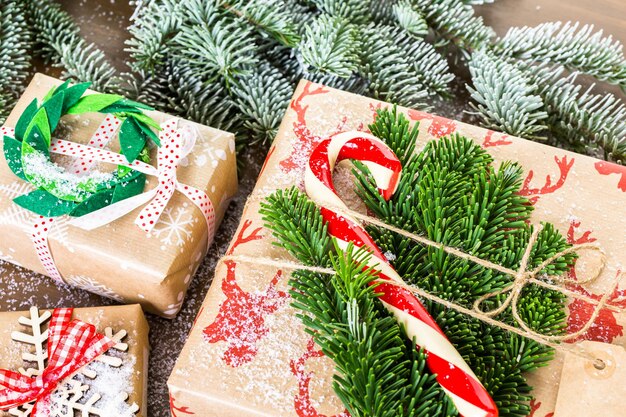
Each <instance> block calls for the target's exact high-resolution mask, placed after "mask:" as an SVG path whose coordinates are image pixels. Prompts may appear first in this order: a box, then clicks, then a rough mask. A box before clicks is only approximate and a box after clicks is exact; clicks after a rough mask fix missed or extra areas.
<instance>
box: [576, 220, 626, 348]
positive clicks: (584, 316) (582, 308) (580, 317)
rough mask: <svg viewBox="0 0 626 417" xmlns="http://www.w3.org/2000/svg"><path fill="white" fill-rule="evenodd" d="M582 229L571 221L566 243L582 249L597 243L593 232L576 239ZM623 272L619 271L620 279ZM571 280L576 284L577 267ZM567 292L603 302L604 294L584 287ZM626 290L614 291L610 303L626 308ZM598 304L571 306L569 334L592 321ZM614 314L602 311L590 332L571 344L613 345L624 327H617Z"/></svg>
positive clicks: (585, 303)
mask: <svg viewBox="0 0 626 417" xmlns="http://www.w3.org/2000/svg"><path fill="white" fill-rule="evenodd" d="M579 227H580V222H577V221H572V222H571V223H570V227H569V230H568V231H567V241H568V243H571V244H573V245H581V244H584V243H592V242H595V241H596V238H594V237H591V233H592V231H591V230H588V231H585V232H583V234H582V235H580V237H576V236H575V234H576V231H577V229H578V228H579ZM620 273H621V272H620V271H618V275H619V274H620ZM568 275H569V278H570V279H572V280H577V277H576V268H575V266H574V267H572V269H571V270H570V272H569V274H568ZM568 289H570V290H572V291H575V292H577V293H579V294H581V295H584V296H586V297H589V298H591V299H593V300H596V301H599V300H600V299H601V298H602V295H601V294H593V293H590V292H589V291H587V290H586V289H585V288H584V287H583V286H582V285H577V284H570V285H568ZM625 295H626V290H619V289H615V291H613V293H612V294H611V295H610V296H609V299H608V303H610V304H612V305H615V306H619V307H622V308H624V307H626V298H624V296H625ZM595 308H596V305H595V304H592V303H589V302H587V301H585V300H580V299H575V300H574V301H572V302H571V303H570V305H569V316H568V318H567V332H568V333H574V332H576V331H578V330H580V329H581V328H582V327H583V326H584V325H585V324H586V323H587V322H588V321H589V319H590V318H591V315H592V314H593V312H594V310H595ZM615 314H616V313H615V312H614V311H612V310H609V309H606V308H603V309H602V310H600V314H599V315H598V317H597V318H596V320H595V321H594V322H593V324H592V325H591V327H590V328H589V330H588V331H587V332H586V333H585V334H583V335H580V336H579V337H577V338H575V339H569V340H568V342H571V343H574V342H578V341H581V340H593V341H596V342H604V343H611V342H612V341H613V340H614V339H615V338H616V337H619V336H622V335H623V327H622V326H621V325H619V324H618V323H617V319H616V317H615Z"/></svg>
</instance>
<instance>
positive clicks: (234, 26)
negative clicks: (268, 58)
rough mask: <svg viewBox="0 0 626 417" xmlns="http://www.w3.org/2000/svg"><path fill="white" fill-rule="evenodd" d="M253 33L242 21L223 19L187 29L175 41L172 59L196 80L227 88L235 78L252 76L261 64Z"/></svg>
mask: <svg viewBox="0 0 626 417" xmlns="http://www.w3.org/2000/svg"><path fill="white" fill-rule="evenodd" d="M251 31H252V29H251V28H250V27H247V26H245V25H243V24H242V23H241V22H240V21H236V20H234V19H232V18H229V17H222V16H213V17H212V20H211V21H210V22H207V23H202V24H194V25H185V26H183V27H182V28H181V30H180V32H178V34H177V35H176V36H175V38H174V40H173V43H174V47H173V48H172V57H173V58H174V59H175V60H177V61H179V62H180V63H182V64H184V65H186V66H188V68H189V69H191V70H193V71H194V72H195V73H196V75H197V76H199V77H201V78H203V79H205V80H208V81H210V82H214V81H216V80H219V81H223V82H225V83H226V84H227V85H228V84H231V83H232V82H233V81H234V80H235V78H236V77H238V76H242V75H246V74H249V73H250V72H251V69H250V67H251V66H253V65H255V64H256V63H257V61H258V58H257V56H256V54H255V43H254V37H253V36H252V32H251Z"/></svg>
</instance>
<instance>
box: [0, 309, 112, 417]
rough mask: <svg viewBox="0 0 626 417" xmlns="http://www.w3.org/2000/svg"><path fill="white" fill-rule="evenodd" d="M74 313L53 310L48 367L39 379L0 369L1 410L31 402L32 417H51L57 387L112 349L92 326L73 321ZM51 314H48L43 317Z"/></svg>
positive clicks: (49, 333) (66, 310) (110, 341)
mask: <svg viewBox="0 0 626 417" xmlns="http://www.w3.org/2000/svg"><path fill="white" fill-rule="evenodd" d="M73 311H74V310H73V309H71V308H58V309H55V310H54V312H53V313H52V315H51V318H50V325H49V326H48V349H47V352H48V363H47V365H46V368H45V369H44V370H43V372H41V374H40V375H37V376H34V377H30V376H26V375H22V374H21V373H19V372H15V371H11V370H8V369H0V410H5V411H7V410H10V409H11V408H14V407H18V406H20V405H24V404H29V403H31V402H34V403H35V404H34V407H33V410H32V411H31V414H30V415H31V416H38V417H39V416H49V415H50V410H49V407H50V396H51V395H52V394H53V393H54V392H55V391H56V390H57V388H58V387H59V384H60V383H61V382H62V381H64V380H65V379H66V378H67V377H69V376H71V375H72V374H74V373H76V371H78V370H79V369H80V368H82V367H83V366H85V365H86V364H88V363H90V362H92V361H93V360H95V359H96V358H97V357H98V356H100V355H102V354H103V353H105V352H106V351H107V350H109V349H110V348H112V347H113V346H115V343H116V342H115V341H113V340H112V339H109V338H107V337H106V336H104V335H102V334H100V333H98V332H97V330H96V328H95V327H94V326H93V325H92V324H88V323H85V322H82V321H80V320H72V314H73ZM45 314H50V313H45Z"/></svg>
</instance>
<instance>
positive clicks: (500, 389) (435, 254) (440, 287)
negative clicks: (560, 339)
mask: <svg viewBox="0 0 626 417" xmlns="http://www.w3.org/2000/svg"><path fill="white" fill-rule="evenodd" d="M417 129H418V128H417V127H416V126H414V127H412V128H410V127H409V121H408V120H407V119H406V117H404V115H402V114H400V113H398V112H397V111H396V110H387V109H384V110H380V111H379V112H378V116H377V118H376V122H375V123H374V124H373V125H372V126H370V130H371V131H372V132H375V133H374V134H376V135H379V137H381V139H383V140H384V141H385V142H386V143H387V144H388V145H389V146H390V147H391V148H392V149H393V150H394V151H395V152H396V153H397V154H398V156H399V157H400V159H401V161H402V163H403V177H402V178H401V181H400V184H399V185H398V189H397V190H396V193H395V194H394V197H393V198H392V199H391V200H390V201H385V200H384V199H382V198H380V194H379V192H378V190H377V188H376V186H375V184H374V183H373V182H372V180H371V178H370V177H369V175H368V171H367V169H366V168H365V166H364V165H358V168H359V169H358V170H357V171H356V175H357V179H358V183H357V184H358V187H357V190H358V193H359V195H360V196H361V197H362V198H363V200H364V201H365V203H366V206H367V207H368V209H369V210H371V211H372V212H374V213H376V215H377V216H379V217H380V218H381V220H383V221H385V222H387V223H389V224H394V225H397V226H400V227H402V228H403V229H407V230H409V231H411V232H414V233H419V234H423V235H424V236H426V237H428V238H429V239H432V240H434V241H436V242H440V243H444V244H446V245H449V246H453V247H457V248H459V249H461V250H464V251H466V252H468V253H470V254H474V255H476V256H479V257H482V258H484V259H488V260H490V261H493V262H497V263H499V264H501V265H504V266H507V267H509V268H512V269H516V268H517V267H519V263H520V260H521V257H522V255H523V253H524V251H525V249H526V246H527V243H528V240H529V238H530V234H531V233H532V226H530V225H529V224H528V223H527V220H528V219H529V216H530V213H531V211H532V206H531V205H530V204H528V201H527V199H526V198H525V197H522V196H520V195H519V194H518V191H519V189H520V187H521V183H522V178H523V177H522V171H521V169H520V167H519V166H517V165H515V164H510V163H504V164H502V165H501V166H500V167H499V169H497V170H496V169H495V168H494V167H493V166H492V162H493V161H492V159H491V157H490V156H489V155H488V154H487V153H486V152H485V151H484V150H483V149H481V148H480V147H479V146H478V145H476V144H474V143H473V142H472V141H470V140H469V139H466V138H464V137H462V136H458V135H454V136H451V137H447V138H443V139H440V140H438V141H433V142H429V143H428V144H427V145H426V147H425V148H424V149H423V150H422V151H421V152H420V153H419V154H417V155H416V154H415V153H414V151H413V147H414V146H415V145H414V143H415V142H414V140H410V139H409V138H415V137H416V135H417ZM368 230H369V231H370V234H371V235H372V236H373V237H374V239H375V241H376V242H377V244H378V245H379V246H380V248H381V250H382V251H383V252H385V253H391V254H393V255H394V260H393V261H392V263H393V265H394V267H395V269H396V270H397V271H398V273H399V274H400V275H401V276H402V277H403V278H404V279H405V280H406V281H407V282H410V283H413V284H415V285H417V286H419V287H420V288H422V289H424V290H426V291H429V292H434V293H436V294H437V295H438V296H440V297H442V298H444V299H448V300H450V301H454V302H455V303H459V304H462V305H466V306H470V307H471V305H472V304H473V302H474V301H475V300H476V299H477V298H478V297H480V296H482V295H484V294H487V293H490V292H493V291H495V290H497V289H500V288H503V286H504V285H507V284H508V283H510V282H511V280H512V279H513V278H512V277H510V276H504V275H502V274H500V273H495V272H493V271H491V270H487V269H485V268H483V267H481V266H478V265H475V264H471V263H468V262H466V261H465V260H462V259H459V258H455V257H453V256H449V255H447V254H445V253H444V252H443V251H441V250H440V249H434V248H424V247H422V246H421V245H418V244H416V243H415V242H413V241H411V240H409V239H407V238H404V237H401V236H398V235H396V234H394V233H392V232H389V231H387V230H381V229H378V228H376V227H368ZM567 246H568V244H567V242H566V241H565V239H564V238H563V236H561V235H560V233H559V232H558V231H556V229H554V228H553V227H552V226H551V225H545V226H544V228H543V230H542V231H541V233H540V235H539V239H538V241H537V242H536V243H535V245H534V246H533V250H532V253H531V264H532V265H538V264H539V263H540V262H541V261H542V260H544V259H547V258H548V257H549V256H551V255H552V254H555V253H558V252H559V251H561V250H563V249H564V248H566V247H567ZM573 259H574V258H573V256H571V255H567V256H564V257H563V258H561V259H560V260H559V261H558V262H556V263H554V264H553V265H551V266H550V269H549V270H548V271H546V272H548V273H550V274H561V273H564V272H565V271H567V270H568V268H569V267H570V266H571V264H572V261H573ZM501 301H502V297H495V298H494V299H492V300H490V301H488V302H486V303H485V305H484V308H486V309H489V308H494V307H496V306H497V305H498V303H499V302H501ZM564 303H565V297H564V296H563V295H562V294H561V293H559V292H556V291H550V290H546V289H543V288H540V287H533V286H530V287H527V288H526V289H525V290H524V291H523V294H522V296H521V300H520V303H519V306H518V307H519V308H520V309H523V310H524V313H522V314H521V316H522V317H523V318H524V319H525V320H526V322H527V323H528V324H529V325H530V326H531V327H532V328H533V329H535V330H537V331H542V332H548V333H552V334H560V333H562V332H563V331H564V325H565V311H564ZM427 304H428V309H429V311H430V313H431V314H432V315H433V317H435V320H436V321H437V322H438V323H439V325H440V326H442V328H445V329H446V335H447V336H448V337H449V339H450V340H451V341H452V342H453V343H454V344H455V346H457V348H458V350H459V352H460V353H461V354H462V355H463V357H464V358H465V359H466V361H468V363H469V364H470V366H471V367H472V369H474V370H475V372H476V374H477V375H478V376H479V378H480V379H481V381H483V383H484V384H485V386H486V387H487V388H488V389H489V391H490V393H491V394H492V395H493V398H494V400H495V401H496V404H497V405H498V409H499V410H500V415H503V416H521V415H527V414H528V412H529V411H530V408H529V406H528V401H529V400H530V395H529V393H530V387H529V386H528V383H527V382H526V377H525V376H524V375H523V374H522V372H529V371H532V370H534V369H536V368H537V367H539V366H543V365H545V363H547V362H548V361H549V360H550V359H551V358H552V356H553V351H552V349H550V348H547V347H545V346H542V345H540V344H538V343H536V342H532V341H529V340H524V338H522V337H520V336H517V335H514V334H509V333H507V332H505V331H503V330H502V329H500V328H492V327H490V326H487V325H485V324H483V323H482V322H480V321H478V320H475V319H471V318H468V317H461V316H460V315H459V314H457V313H455V312H452V311H450V310H449V309H446V308H445V307H442V306H440V305H436V304H433V303H427ZM498 319H499V320H502V321H504V322H507V323H509V324H515V322H514V320H513V319H512V316H511V312H510V310H507V311H505V313H503V314H502V315H501V316H498ZM502 352H506V354H505V359H504V360H501V359H499V360H498V361H497V362H498V363H496V361H495V360H494V358H495V357H498V358H501V356H502Z"/></svg>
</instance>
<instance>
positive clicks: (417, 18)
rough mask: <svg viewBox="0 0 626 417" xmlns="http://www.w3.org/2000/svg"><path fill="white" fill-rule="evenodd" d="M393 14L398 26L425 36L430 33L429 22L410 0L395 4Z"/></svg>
mask: <svg viewBox="0 0 626 417" xmlns="http://www.w3.org/2000/svg"><path fill="white" fill-rule="evenodd" d="M393 14H394V17H395V18H396V21H397V23H398V26H400V27H401V28H402V29H404V30H406V31H407V32H409V33H410V34H411V35H414V36H417V37H420V38H423V37H425V36H426V35H428V23H427V22H426V19H424V16H422V14H421V13H420V11H419V9H417V7H415V6H414V5H413V4H412V3H411V2H410V1H409V0H402V1H400V2H398V3H396V4H394V5H393Z"/></svg>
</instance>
